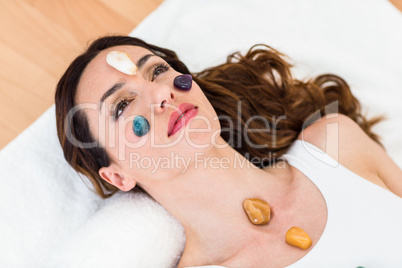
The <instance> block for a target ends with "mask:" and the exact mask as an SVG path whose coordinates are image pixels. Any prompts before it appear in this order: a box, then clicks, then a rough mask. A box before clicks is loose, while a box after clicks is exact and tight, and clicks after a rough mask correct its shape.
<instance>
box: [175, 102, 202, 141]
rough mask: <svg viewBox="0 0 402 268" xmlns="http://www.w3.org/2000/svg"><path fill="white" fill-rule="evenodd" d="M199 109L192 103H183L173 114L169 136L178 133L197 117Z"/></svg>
mask: <svg viewBox="0 0 402 268" xmlns="http://www.w3.org/2000/svg"><path fill="white" fill-rule="evenodd" d="M197 108H198V107H197V106H195V105H193V104H191V103H182V104H180V105H179V107H177V109H176V110H174V111H173V112H172V114H171V115H170V117H169V122H168V136H171V135H173V134H175V133H176V132H178V131H179V130H180V129H181V128H182V127H184V126H186V125H187V123H188V122H189V121H190V119H191V118H193V117H194V116H196V115H197V113H198V109H197Z"/></svg>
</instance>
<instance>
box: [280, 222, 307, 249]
mask: <svg viewBox="0 0 402 268" xmlns="http://www.w3.org/2000/svg"><path fill="white" fill-rule="evenodd" d="M286 242H287V243H288V244H289V245H292V246H295V247H299V248H302V249H308V248H309V247H310V246H311V243H312V242H311V238H310V236H309V235H308V234H307V233H306V232H305V231H304V230H303V229H301V228H299V227H292V228H290V229H289V231H288V232H287V233H286Z"/></svg>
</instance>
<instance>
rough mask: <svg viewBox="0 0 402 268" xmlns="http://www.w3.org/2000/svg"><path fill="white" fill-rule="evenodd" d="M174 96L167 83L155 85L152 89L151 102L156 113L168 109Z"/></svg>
mask: <svg viewBox="0 0 402 268" xmlns="http://www.w3.org/2000/svg"><path fill="white" fill-rule="evenodd" d="M174 98H175V94H174V92H173V91H172V89H171V88H170V87H169V86H168V85H157V86H156V87H154V88H153V89H152V103H153V105H154V108H155V112H156V113H163V112H164V111H165V110H166V109H168V108H169V107H170V106H171V104H172V101H173V100H174Z"/></svg>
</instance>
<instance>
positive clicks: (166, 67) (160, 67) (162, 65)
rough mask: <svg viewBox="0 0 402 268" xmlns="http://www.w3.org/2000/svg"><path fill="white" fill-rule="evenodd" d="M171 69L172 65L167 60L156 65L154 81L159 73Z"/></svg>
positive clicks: (153, 74)
mask: <svg viewBox="0 0 402 268" xmlns="http://www.w3.org/2000/svg"><path fill="white" fill-rule="evenodd" d="M169 69H170V66H169V65H168V64H167V63H165V62H162V63H159V64H157V65H155V66H154V68H153V72H152V81H154V80H155V79H156V77H158V75H160V74H162V73H164V72H166V71H168V70H169Z"/></svg>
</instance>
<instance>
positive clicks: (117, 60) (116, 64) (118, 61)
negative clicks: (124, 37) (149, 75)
mask: <svg viewBox="0 0 402 268" xmlns="http://www.w3.org/2000/svg"><path fill="white" fill-rule="evenodd" d="M106 62H107V64H109V65H110V66H112V67H113V68H115V69H116V70H118V71H120V72H122V73H125V74H127V75H135V74H136V73H137V71H138V68H137V66H136V65H135V64H134V62H133V61H132V60H131V59H130V56H129V55H128V54H127V53H126V52H124V51H110V52H109V53H108V54H107V56H106Z"/></svg>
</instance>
